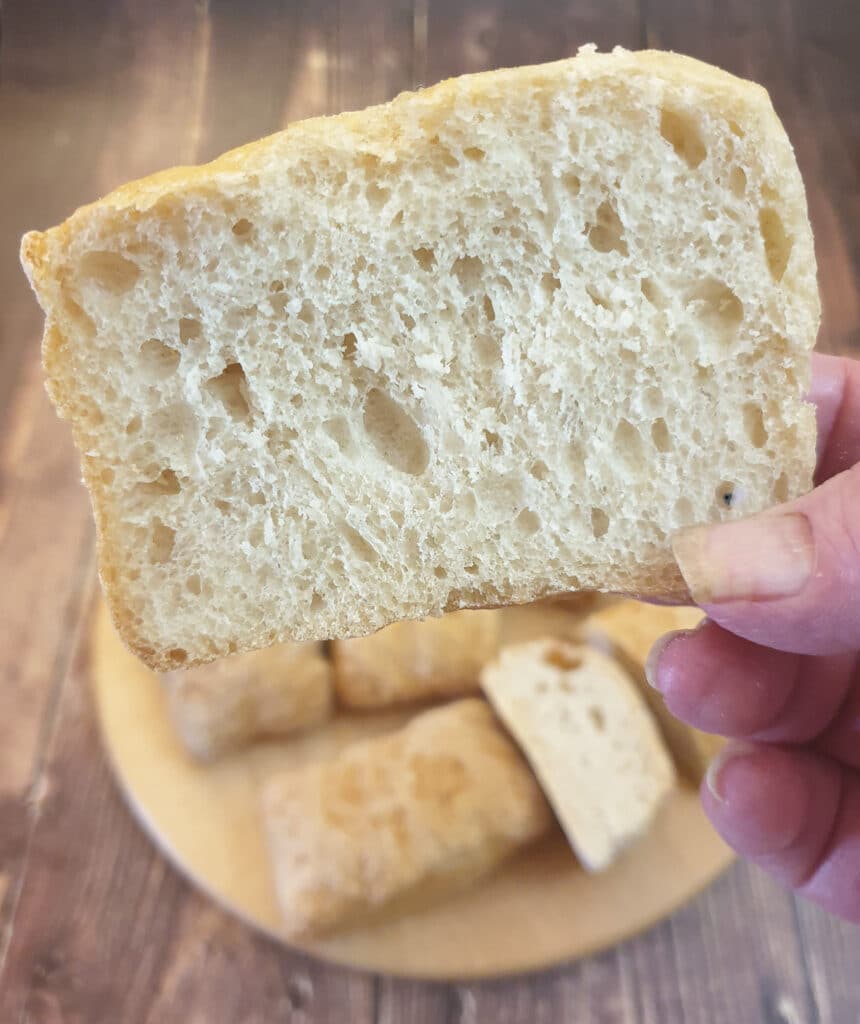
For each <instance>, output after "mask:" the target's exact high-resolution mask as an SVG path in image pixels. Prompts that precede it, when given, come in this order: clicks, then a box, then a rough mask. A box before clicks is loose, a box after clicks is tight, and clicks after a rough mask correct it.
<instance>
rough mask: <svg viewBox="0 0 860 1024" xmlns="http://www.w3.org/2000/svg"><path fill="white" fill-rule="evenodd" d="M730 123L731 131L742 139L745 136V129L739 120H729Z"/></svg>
mask: <svg viewBox="0 0 860 1024" xmlns="http://www.w3.org/2000/svg"><path fill="white" fill-rule="evenodd" d="M728 125H729V131H730V132H731V133H732V135H734V136H735V138H738V139H742V138H743V137H744V134H745V133H744V130H743V128H741V126H740V125H739V124H738V123H737V121H733V120H729V122H728Z"/></svg>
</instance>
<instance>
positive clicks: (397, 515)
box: [391, 508, 406, 527]
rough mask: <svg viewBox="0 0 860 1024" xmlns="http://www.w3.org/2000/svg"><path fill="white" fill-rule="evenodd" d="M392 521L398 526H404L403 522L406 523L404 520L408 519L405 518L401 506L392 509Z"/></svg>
mask: <svg viewBox="0 0 860 1024" xmlns="http://www.w3.org/2000/svg"><path fill="white" fill-rule="evenodd" d="M391 521H392V522H393V523H394V525H395V526H397V527H402V526H403V524H404V522H405V521H406V520H405V517H404V515H403V513H402V512H401V511H400V509H399V508H393V509H392V510H391Z"/></svg>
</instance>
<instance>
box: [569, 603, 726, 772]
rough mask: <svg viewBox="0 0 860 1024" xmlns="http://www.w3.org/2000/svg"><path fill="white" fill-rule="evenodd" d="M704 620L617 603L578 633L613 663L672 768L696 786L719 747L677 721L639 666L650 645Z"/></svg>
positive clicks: (679, 610)
mask: <svg viewBox="0 0 860 1024" xmlns="http://www.w3.org/2000/svg"><path fill="white" fill-rule="evenodd" d="M703 619H704V615H703V614H702V612H701V611H700V610H699V609H698V608H685V607H675V608H672V607H668V606H664V605H653V604H645V603H643V602H641V601H619V602H618V603H617V604H613V605H609V606H608V607H607V608H602V609H600V610H599V611H596V612H594V613H593V614H592V615H589V616H588V618H587V619H586V620H585V624H584V632H585V636H586V638H587V640H588V642H589V643H591V644H592V645H594V646H595V647H597V648H598V649H599V650H602V651H603V652H604V653H605V654H609V655H611V656H612V657H614V658H616V659H617V660H618V661H619V662H620V663H621V665H622V666H623V667H624V668H625V669H626V671H627V672H629V673H630V675H631V677H632V678H633V679H634V680H635V681H636V683H637V684H638V686H639V690H640V692H641V693H642V696H643V697H644V698H645V700H646V702H647V704H648V707H649V708H650V709H651V712H652V714H653V715H654V717H655V718H656V719H657V721H658V722H659V723H660V730H661V732H662V733H663V738H664V739H665V740H666V744H667V746H668V747H669V749H670V750H671V752H672V755H673V756H674V758H675V761H676V762H677V764H678V767H679V768H680V769H681V771H682V772H683V774H684V775H685V776H686V777H687V778H688V779H689V780H690V782H692V783H694V784H695V785H698V784H699V783H700V782H701V781H702V779H703V778H704V776H705V772H706V771H707V768H708V765H709V764H710V762H711V759H712V758H713V757H714V756H715V755H716V754H717V752H718V751H719V749H720V748H721V747H722V746H723V744H724V743H725V740H724V739H723V738H722V737H721V736H712V735H711V734H709V733H706V732H700V731H699V730H698V729H693V728H692V727H691V726H689V725H686V724H685V723H684V722H681V721H679V720H678V719H677V718H675V716H674V715H673V714H672V712H671V711H670V710H669V709H668V708H667V707H666V703H665V701H664V700H663V697H662V695H661V694H660V693H659V692H658V691H657V690H655V689H654V687H653V686H650V685H649V683H648V680H647V679H646V678H645V662H646V661H647V659H648V653H649V651H650V650H651V648H652V647H653V646H654V644H655V643H656V641H657V640H658V639H659V638H660V637H661V636H663V635H664V634H665V633H670V632H672V631H673V630H676V629H694V628H695V627H696V626H698V625H699V623H700V622H702V620H703Z"/></svg>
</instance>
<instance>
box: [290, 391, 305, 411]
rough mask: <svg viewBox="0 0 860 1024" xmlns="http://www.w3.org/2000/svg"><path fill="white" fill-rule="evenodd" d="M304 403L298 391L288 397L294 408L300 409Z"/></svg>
mask: <svg viewBox="0 0 860 1024" xmlns="http://www.w3.org/2000/svg"><path fill="white" fill-rule="evenodd" d="M304 404H305V400H304V397H303V396H302V395H300V394H298V393H296V394H295V395H292V397H291V398H290V405H291V406H292V407H293V408H294V409H301V407H302V406H303V405H304Z"/></svg>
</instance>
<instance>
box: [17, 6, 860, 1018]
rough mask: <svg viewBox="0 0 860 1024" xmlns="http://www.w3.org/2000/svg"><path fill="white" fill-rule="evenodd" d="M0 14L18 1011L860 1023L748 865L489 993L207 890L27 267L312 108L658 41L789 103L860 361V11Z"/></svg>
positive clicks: (825, 280) (136, 9)
mask: <svg viewBox="0 0 860 1024" xmlns="http://www.w3.org/2000/svg"><path fill="white" fill-rule="evenodd" d="M2 18H3V20H2V30H3V33H2V84H0V145H2V157H3V159H2V164H0V183H2V196H3V215H2V218H0V286H2V290H0V296H2V301H0V424H2V431H0V581H2V582H0V709H2V711H1V712H0V1021H3V1022H10V1024H12V1022H15V1024H18V1022H46V1024H48V1022H50V1024H55V1022H60V1021H62V1022H75V1024H78V1022H81V1024H83V1022H87V1024H89V1022H102V1021H105V1022H119V1021H124V1022H125V1021H129V1022H134V1024H137V1022H141V1021H152V1022H158V1024H171V1022H183V1024H186V1022H188V1024H191V1022H206V1024H218V1022H231V1024H233V1022H236V1024H252V1022H261V1024H262V1022H272V1021H281V1020H283V1021H291V1022H302V1024H307V1022H325V1024H328V1022H337V1024H340V1022H347V1021H349V1022H352V1024H364V1022H371V1021H376V1022H386V1024H399V1022H409V1024H425V1022H427V1024H429V1022H439V1024H442V1022H446V1024H447V1022H450V1024H453V1022H455V1021H456V1022H460V1024H478V1022H484V1021H486V1022H528V1024H533V1022H534V1024H537V1022H553V1021H571V1022H577V1021H589V1022H600V1024H615V1022H625V1024H628V1022H629V1024H633V1022H637V1024H646V1022H650V1024H672V1022H683V1024H721V1022H731V1024H756V1022H765V1024H812V1022H821V1024H831V1022H832V1024H856V1022H857V1021H860V970H858V964H859V963H860V931H857V930H855V929H852V928H850V927H848V926H846V925H842V924H840V923H838V922H836V921H834V920H832V919H830V918H828V917H826V916H825V915H824V914H822V913H820V912H819V911H817V910H815V909H813V908H812V907H809V906H807V905H806V904H804V903H801V902H799V901H796V900H794V899H793V898H792V897H791V896H789V895H787V894H786V893H784V892H782V891H781V890H780V889H779V888H777V887H776V885H774V884H772V883H771V882H770V881H768V880H767V879H766V878H765V877H764V876H763V875H761V874H759V873H758V872H757V871H755V870H752V869H751V868H748V867H746V866H744V865H738V866H737V867H735V868H734V869H733V870H732V871H731V872H730V873H729V874H728V875H727V876H726V877H724V878H723V879H722V880H721V881H720V882H718V883H717V884H716V885H715V886H713V888H712V889H710V890H709V891H708V892H706V893H705V894H704V895H702V896H701V897H700V898H699V899H698V900H696V901H695V902H694V903H693V904H692V905H690V906H688V907H686V908H685V909H683V910H682V911H680V912H679V913H677V914H676V915H675V916H674V917H673V918H672V919H671V920H669V921H666V922H665V923H664V924H662V925H660V926H659V927H657V928H655V929H654V930H652V931H651V932H649V933H648V934H647V935H644V936H642V937H640V938H638V939H636V940H634V941H631V942H629V943H627V944H625V945H624V946H622V947H620V948H618V949H614V950H611V951H610V952H607V953H605V954H604V955H602V956H598V957H595V958H593V959H590V960H587V961H585V962H583V963H580V964H577V965H575V966H570V967H566V968H560V969H557V970H554V971H551V972H549V973H546V974H542V975H537V976H531V977H524V978H515V979H508V980H503V981H499V982H492V983H485V984H477V985H473V984H470V985H450V986H440V985H431V984H422V983H412V982H408V981H392V980H389V979H386V978H376V977H369V976H365V975H361V974H358V973H352V972H350V971H346V970H340V969H335V968H330V967H325V966H322V965H320V964H318V963H315V962H313V961H311V960H309V959H307V958H305V957H303V956H300V955H294V954H291V953H290V952H288V951H286V950H284V949H282V948H280V947H278V946H276V945H275V944H274V943H272V942H269V941H267V940H265V939H261V938H258V937H257V936H255V935H253V934H251V933H250V932H248V931H247V930H246V929H245V928H243V927H242V926H241V925H239V924H237V923H236V922H234V921H232V920H230V919H229V918H227V917H226V916H225V915H224V914H222V913H221V912H220V911H218V910H217V909H215V908H214V907H213V906H212V905H210V904H209V903H207V902H206V901H205V900H204V899H203V898H201V897H200V896H198V895H197V893H196V892H194V891H192V890H191V889H190V888H189V887H188V885H186V884H185V883H184V882H183V881H182V879H181V878H179V877H178V875H177V874H176V873H175V872H174V871H173V870H172V869H171V868H170V867H169V866H168V865H167V864H166V862H165V861H164V860H163V859H162V858H161V857H160V856H159V855H158V854H157V853H156V852H155V850H154V849H153V848H152V847H151V846H150V844H149V842H148V841H147V840H146V839H145V838H144V837H143V835H142V834H141V832H140V831H139V829H138V827H137V826H136V825H135V824H134V822H133V821H132V819H131V817H130V816H129V813H128V812H127V810H126V809H125V807H124V805H123V804H122V802H121V800H120V798H119V796H118V794H117V791H116V789H115V786H114V784H113V782H112V780H111V777H110V775H109V774H108V770H107V767H106V765H105V762H104V759H103V757H102V754H101V752H100V748H99V742H98V737H97V735H96V730H95V727H94V722H93V715H92V711H91V707H90V703H89V698H88V693H87V689H86V672H85V668H86V658H85V647H84V644H83V642H82V638H83V636H84V629H83V627H84V626H85V624H86V622H87V620H88V616H89V614H90V611H91V606H92V600H93V595H94V571H93V531H92V526H91V523H90V517H89V508H88V505H87V500H86V495H85V494H84V492H83V490H82V488H81V486H80V484H79V481H78V464H77V459H76V457H75V455H74V453H73V451H72V447H71V442H70V439H69V435H68V431H67V429H66V428H65V427H63V426H62V425H61V424H59V423H58V422H57V420H56V419H55V417H54V415H53V413H52V412H51V410H50V408H49V406H48V403H47V400H46V398H45V396H44V394H43V391H42V387H41V382H40V377H39V367H38V353H37V339H38V336H39V331H40V316H39V314H38V312H37V308H36V304H35V302H34V300H33V299H32V297H31V296H30V294H29V292H28V290H27V288H26V284H25V281H24V278H23V276H22V274H21V273H20V270H19V267H18V261H17V245H18V238H19V236H20V235H21V233H22V232H23V231H24V230H25V229H26V228H31V227H46V226H48V225H50V224H53V223H55V222H56V221H58V220H60V219H61V218H62V217H63V216H65V215H66V214H67V213H68V212H69V211H70V210H71V209H72V208H73V207H74V206H75V205H77V204H79V203H82V202H84V201H86V200H89V199H91V198H93V197H95V196H96V195H98V194H100V193H104V192H105V191H107V190H108V189H109V188H111V187H112V186H114V185H117V184H119V183H120V182H122V181H124V180H125V179H127V178H131V177H135V176H138V175H141V174H144V173H147V172H149V171H152V170H155V169H157V168H159V167H161V166H164V165H168V164H173V163H179V162H192V161H200V160H205V159H208V158H210V157H213V156H215V155H216V154H217V153H219V152H220V151H222V150H224V149H226V148H228V147H230V146H233V145H236V144H238V143H241V142H244V141H246V140H248V139H251V138H254V137H256V136H259V135H263V134H265V133H267V132H271V131H274V130H276V129H278V128H280V127H281V126H283V125H284V124H285V123H286V122H287V121H290V120H292V119H294V118H297V117H304V116H307V115H310V114H319V113H326V112H335V111H337V110H340V109H344V108H354V107H361V106H364V105H366V104H368V103H372V102H376V101H380V100H384V99H387V98H388V97H390V96H392V95H393V94H394V93H396V92H398V91H399V90H401V89H405V88H409V87H410V86H415V85H418V84H421V83H430V82H433V81H435V80H437V79H439V78H441V77H443V76H446V75H451V74H458V73H461V72H465V71H474V70H479V69H482V68H488V67H493V66H497V65H504V64H518V63H526V62H530V61H540V60H548V59H552V58H556V57H561V56H565V55H568V54H570V53H572V52H573V51H574V50H575V49H576V47H577V46H578V45H579V44H581V43H584V42H588V41H595V42H597V43H598V44H600V46H601V48H606V47H609V46H611V45H613V44H615V43H620V44H623V45H626V46H628V47H640V46H642V45H646V44H647V45H650V46H658V47H666V48H673V49H677V50H681V51H685V52H688V53H691V54H694V55H695V56H699V57H703V58H705V59H708V60H712V61H714V62H716V63H719V64H722V65H723V66H725V67H727V68H729V69H730V70H732V71H736V72H739V73H741V74H745V75H748V76H750V77H753V78H756V79H758V80H759V81H761V82H763V83H764V84H765V85H767V86H768V88H769V89H770V90H771V93H772V95H773V98H774V102H775V104H776V107H777V109H778V111H779V112H780V114H781V115H782V116H783V118H784V120H785V122H786V125H787V128H788V130H789V133H790V135H791V136H792V139H793V140H794V143H795V146H796V148H797V154H798V159H799V161H800V164H801V167H802V170H803V172H804V174H805V177H806V181H807V183H808V187H809V198H810V205H811V210H812V216H813V220H814V223H815V228H816V235H817V244H818V255H819V260H820V266H821V285H822V293H823V299H824V310H825V317H824V326H823V329H822V335H821V347H823V348H825V349H829V350H831V351H842V352H849V351H855V352H858V353H859V354H860V290H858V280H860V189H858V184H860V181H858V178H860V66H858V63H857V49H858V44H860V7H858V4H857V0H843V2H840V0H759V2H755V0H580V2H576V0H556V2H552V0H530V2H529V0H474V2H469V0H245V2H242V0H208V2H207V0H74V2H72V0H6V2H5V3H4V4H3V6H2Z"/></svg>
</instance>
